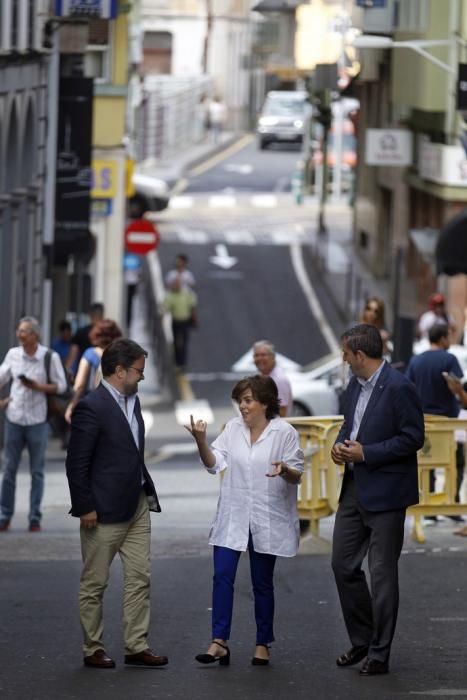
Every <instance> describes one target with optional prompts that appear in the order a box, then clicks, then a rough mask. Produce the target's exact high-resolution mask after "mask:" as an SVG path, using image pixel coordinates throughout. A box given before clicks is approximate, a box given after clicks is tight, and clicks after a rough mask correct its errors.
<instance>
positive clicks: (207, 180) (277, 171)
mask: <svg viewBox="0 0 467 700" xmlns="http://www.w3.org/2000/svg"><path fill="white" fill-rule="evenodd" d="M300 158H301V147H299V146H297V145H294V144H272V145H271V146H270V147H269V148H268V149H267V150H265V151H260V150H258V149H257V147H256V141H255V140H254V138H253V139H252V140H251V141H250V142H249V143H248V144H247V145H245V146H244V147H243V148H242V149H241V150H240V151H238V152H236V153H234V154H233V155H231V156H229V157H228V158H227V159H222V160H220V162H218V163H217V164H216V165H215V166H214V167H212V168H209V170H206V171H204V166H203V167H202V170H203V172H202V173H201V174H199V175H197V174H196V173H197V171H198V169H197V168H195V169H194V173H195V174H194V175H192V176H190V178H189V184H188V186H187V188H186V190H185V192H187V193H193V192H206V191H210V192H217V191H220V190H225V189H226V188H228V189H229V190H232V189H233V190H235V191H237V192H242V191H243V192H248V191H255V192H287V191H289V190H290V182H291V176H292V173H293V171H294V170H295V168H296V165H297V161H298V160H300Z"/></svg>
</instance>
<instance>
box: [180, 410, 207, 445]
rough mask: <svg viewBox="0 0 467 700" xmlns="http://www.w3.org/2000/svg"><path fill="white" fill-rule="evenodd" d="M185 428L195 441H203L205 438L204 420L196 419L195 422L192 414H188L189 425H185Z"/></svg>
mask: <svg viewBox="0 0 467 700" xmlns="http://www.w3.org/2000/svg"><path fill="white" fill-rule="evenodd" d="M185 428H186V429H187V430H188V432H189V433H191V434H192V435H193V437H194V438H195V440H196V442H204V441H205V440H206V429H207V423H206V421H204V420H197V421H196V422H195V421H194V420H193V416H191V415H190V425H185Z"/></svg>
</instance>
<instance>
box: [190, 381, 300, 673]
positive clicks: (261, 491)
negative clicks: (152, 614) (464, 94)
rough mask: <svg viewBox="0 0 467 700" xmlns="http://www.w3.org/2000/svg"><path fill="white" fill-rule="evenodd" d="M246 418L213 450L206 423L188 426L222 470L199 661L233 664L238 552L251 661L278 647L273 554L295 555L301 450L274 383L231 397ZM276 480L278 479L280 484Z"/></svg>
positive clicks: (244, 387)
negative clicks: (204, 645)
mask: <svg viewBox="0 0 467 700" xmlns="http://www.w3.org/2000/svg"><path fill="white" fill-rule="evenodd" d="M232 398H233V399H234V400H235V401H236V402H237V403H238V405H239V408H240V413H241V417H237V418H233V419H232V420H230V421H229V422H228V423H227V425H226V426H225V428H224V430H223V432H222V433H221V434H220V435H219V437H218V438H217V439H216V440H215V441H214V442H213V443H212V445H211V446H209V444H208V442H207V437H206V423H205V422H204V421H201V420H198V421H196V422H195V421H194V420H193V416H191V426H190V427H187V429H188V430H189V432H190V433H191V434H192V435H193V437H194V439H195V440H196V444H197V446H198V450H199V454H200V457H201V461H202V462H203V464H204V465H205V467H206V469H207V471H208V472H209V473H210V474H219V473H220V472H223V477H224V478H223V479H222V483H221V491H220V496H219V502H218V505H217V513H216V516H215V518H214V522H213V524H212V527H211V532H210V536H209V544H211V545H213V546H214V580H213V600H212V642H211V644H210V646H209V648H208V650H207V653H205V654H198V656H196V660H197V661H199V662H200V663H203V664H208V663H214V662H215V661H219V664H220V665H222V666H227V665H228V664H229V662H230V651H229V648H228V646H227V641H228V639H229V637H230V626H231V620H232V609H233V591H234V582H235V574H236V571H237V565H238V560H239V558H240V554H241V552H244V551H246V550H247V549H248V550H249V554H250V571H251V581H252V585H253V593H254V598H255V618H256V629H257V632H256V649H255V653H254V656H253V658H252V660H251V663H252V664H253V665H254V666H266V665H267V664H268V663H269V644H270V643H271V642H272V641H274V634H273V616H274V587H273V572H274V565H275V562H276V556H283V557H293V556H294V555H295V554H296V553H297V549H298V543H299V538H300V528H299V519H298V512H297V484H298V483H299V482H300V478H301V474H302V472H303V452H302V450H301V449H300V443H299V436H298V433H297V431H296V430H295V429H294V428H292V426H291V425H289V423H287V422H286V421H284V420H283V419H282V418H279V417H278V416H279V399H278V395H277V386H276V384H275V382H274V381H273V380H272V379H271V378H270V377H264V376H259V375H257V376H254V377H247V378H246V379H242V380H241V381H240V382H238V384H236V386H235V387H234V389H233V391H232ZM276 477H279V478H276Z"/></svg>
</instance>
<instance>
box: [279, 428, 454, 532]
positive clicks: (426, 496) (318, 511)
mask: <svg viewBox="0 0 467 700" xmlns="http://www.w3.org/2000/svg"><path fill="white" fill-rule="evenodd" d="M288 421H289V423H290V424H291V425H293V426H294V428H295V429H296V430H297V431H298V433H299V435H300V444H301V447H302V449H303V452H304V454H305V471H304V474H303V477H302V481H301V484H300V486H299V492H298V514H299V518H300V520H308V521H309V522H310V529H311V532H312V534H313V535H319V527H320V520H321V518H326V517H328V516H329V515H332V514H333V513H335V512H336V510H337V504H338V500H339V493H340V488H341V482H342V475H343V471H344V470H343V466H336V465H335V464H334V462H333V461H332V459H331V447H332V445H333V444H334V442H335V440H336V437H337V434H338V433H339V430H340V427H341V425H342V421H343V416H311V417H304V418H289V419H288ZM456 430H467V420H458V419H452V418H444V417H442V416H431V415H425V443H424V445H423V447H422V449H421V450H419V452H418V466H419V479H418V483H419V491H420V503H419V504H418V505H416V506H411V507H410V508H409V509H408V511H407V512H408V514H410V515H413V516H414V527H413V531H412V536H413V538H414V539H415V540H416V541H417V542H420V543H423V542H424V541H425V536H424V532H423V527H422V517H423V516H424V515H454V514H455V515H458V514H464V513H465V514H467V504H464V503H462V504H461V503H456V502H455V494H456V479H457V469H456V442H455V438H454V431H456ZM433 469H436V473H437V477H438V484H439V483H441V489H439V488H438V489H437V491H436V492H431V491H430V483H429V482H430V478H429V473H430V471H431V470H433Z"/></svg>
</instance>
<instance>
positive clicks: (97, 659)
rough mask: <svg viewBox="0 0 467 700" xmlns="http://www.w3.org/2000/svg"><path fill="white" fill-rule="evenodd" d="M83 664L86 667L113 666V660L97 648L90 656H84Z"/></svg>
mask: <svg viewBox="0 0 467 700" xmlns="http://www.w3.org/2000/svg"><path fill="white" fill-rule="evenodd" d="M84 665H85V666H87V667H88V668H115V661H114V660H113V659H111V658H110V656H107V654H106V653H105V651H104V650H103V649H98V650H97V651H95V652H94V654H91V656H85V657H84Z"/></svg>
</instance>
